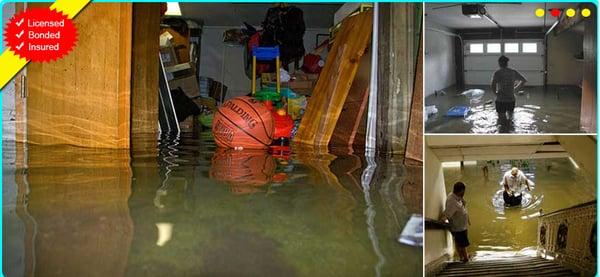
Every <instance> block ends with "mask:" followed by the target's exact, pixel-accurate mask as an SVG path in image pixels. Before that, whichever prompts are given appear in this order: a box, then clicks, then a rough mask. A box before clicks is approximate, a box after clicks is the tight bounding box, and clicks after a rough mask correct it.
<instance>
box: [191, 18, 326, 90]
mask: <svg viewBox="0 0 600 277" xmlns="http://www.w3.org/2000/svg"><path fill="white" fill-rule="evenodd" d="M232 28H239V26H204V28H203V31H202V42H201V44H202V45H201V50H200V51H201V53H200V76H206V77H210V78H213V79H215V80H216V81H219V82H223V83H225V85H226V86H227V88H228V89H227V98H232V97H236V96H241V95H246V94H248V93H249V92H250V90H251V88H250V86H251V83H250V78H248V77H247V76H246V74H245V71H244V51H245V48H244V47H231V46H226V45H225V44H223V43H222V41H223V32H224V31H226V30H228V29H232ZM326 33H329V30H328V29H320V28H315V29H306V33H305V34H304V48H305V49H306V52H307V53H310V52H311V51H312V50H313V49H314V47H315V39H316V34H326ZM322 39H323V38H321V41H322ZM325 55H326V53H325ZM223 56H225V66H224V67H223ZM322 56H324V55H322ZM300 64H302V63H300ZM222 69H224V71H223V73H222V72H221V70H222ZM223 77H224V78H223Z"/></svg>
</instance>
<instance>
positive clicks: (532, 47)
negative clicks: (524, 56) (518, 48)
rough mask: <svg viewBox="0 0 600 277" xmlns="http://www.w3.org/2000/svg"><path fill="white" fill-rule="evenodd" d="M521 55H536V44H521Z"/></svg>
mask: <svg viewBox="0 0 600 277" xmlns="http://www.w3.org/2000/svg"><path fill="white" fill-rule="evenodd" d="M523 53H537V43H535V42H527V43H523Z"/></svg>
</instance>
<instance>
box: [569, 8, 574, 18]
mask: <svg viewBox="0 0 600 277" xmlns="http://www.w3.org/2000/svg"><path fill="white" fill-rule="evenodd" d="M573 16H575V10H574V9H567V17H573Z"/></svg>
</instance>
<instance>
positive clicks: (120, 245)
mask: <svg viewBox="0 0 600 277" xmlns="http://www.w3.org/2000/svg"><path fill="white" fill-rule="evenodd" d="M159 143H160V144H159V146H158V147H156V139H155V138H152V137H149V138H136V139H135V140H134V141H133V143H132V149H131V151H115V150H89V149H78V148H74V147H66V146H64V147H40V146H37V147H36V146H28V147H25V146H20V147H21V150H23V149H27V153H28V156H27V157H26V159H25V160H26V162H23V163H22V164H21V165H18V166H17V168H14V169H6V168H5V172H6V171H7V170H10V171H12V172H13V176H15V178H14V179H15V180H9V182H6V181H5V182H4V186H5V187H11V186H14V187H18V188H19V191H18V194H17V196H16V197H17V198H18V199H21V200H20V201H17V203H16V204H15V206H16V207H19V208H20V209H22V210H23V211H25V212H24V213H21V214H19V216H18V220H19V221H20V222H22V223H23V224H24V225H25V226H26V228H24V231H15V230H13V229H11V230H10V231H11V232H6V231H7V229H5V232H4V241H11V240H21V241H25V245H24V246H18V245H16V244H9V245H7V244H5V248H4V249H3V250H4V253H9V254H5V256H6V255H10V256H12V255H14V257H18V256H19V255H20V254H22V256H23V257H24V259H22V260H21V261H20V262H15V263H11V266H13V267H12V268H7V265H6V263H5V268H4V270H5V271H4V272H5V273H7V274H6V275H7V276H22V275H26V276H32V275H40V274H42V275H60V276H90V275H91V276H96V275H98V276H101V275H102V276H107V275H108V276H182V275H184V276H188V275H195V276H196V275H203V276H214V275H226V276H232V275H235V276H237V275H246V276H271V275H275V276H313V275H361V276H362V275H381V276H390V275H397V273H398V272H402V273H403V274H404V273H406V274H409V275H415V276H418V275H421V271H422V268H421V263H422V251H421V248H418V247H412V246H407V245H403V244H400V243H398V242H397V239H398V236H399V234H400V233H401V231H402V228H403V227H404V225H405V224H406V222H407V221H408V219H409V218H410V215H411V214H412V213H415V212H417V213H420V211H421V201H420V199H422V195H421V191H422V185H421V179H420V178H421V167H420V165H415V166H404V165H403V161H402V160H391V161H382V160H376V163H377V166H376V167H373V168H371V169H372V170H370V171H369V175H370V176H371V178H370V181H366V182H365V181H364V180H363V178H362V176H363V173H364V172H365V168H366V160H365V158H364V156H363V155H360V154H359V155H348V154H337V155H333V154H331V153H320V152H306V153H302V154H292V155H291V156H290V155H289V153H288V155H285V154H283V155H275V156H273V155H269V154H267V153H265V152H261V151H258V152H254V151H251V152H248V151H237V152H233V151H227V150H217V149H215V147H214V144H211V143H207V142H206V141H203V140H201V139H198V138H194V137H185V136H184V137H173V138H161V139H159ZM7 145H8V144H5V153H18V152H20V151H7V150H6V147H8V146H7ZM14 155H16V154H14ZM4 163H5V165H6V164H7V163H8V159H4ZM5 200H8V199H5ZM8 202H10V201H8ZM5 228H6V225H5ZM9 246H10V248H7V247H9ZM19 269H22V271H21V272H24V274H20V273H19Z"/></svg>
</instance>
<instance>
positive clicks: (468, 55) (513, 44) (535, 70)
mask: <svg viewBox="0 0 600 277" xmlns="http://www.w3.org/2000/svg"><path fill="white" fill-rule="evenodd" d="M464 48H465V49H464V57H465V61H464V65H465V84H467V85H490V83H491V79H492V74H494V72H495V71H496V70H498V58H499V57H500V56H501V55H502V54H504V55H505V56H507V57H508V58H509V59H510V61H509V62H508V66H509V67H510V68H513V69H516V70H517V71H519V72H521V74H523V76H525V78H527V85H529V86H541V85H543V84H544V43H543V40H531V39H530V40H527V39H519V40H504V41H502V42H501V41H500V40H466V41H465V43H464Z"/></svg>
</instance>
